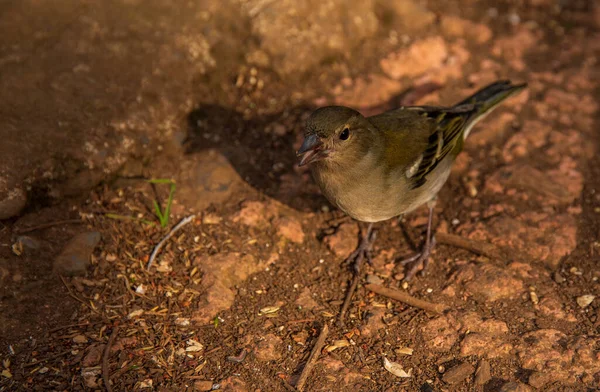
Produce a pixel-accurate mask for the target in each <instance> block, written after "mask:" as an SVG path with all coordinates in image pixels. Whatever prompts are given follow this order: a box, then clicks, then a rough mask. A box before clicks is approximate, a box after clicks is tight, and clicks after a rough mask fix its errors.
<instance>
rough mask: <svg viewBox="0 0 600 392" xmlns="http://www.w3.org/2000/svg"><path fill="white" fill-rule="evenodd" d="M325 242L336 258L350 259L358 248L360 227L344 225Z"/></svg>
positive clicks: (326, 238)
mask: <svg viewBox="0 0 600 392" xmlns="http://www.w3.org/2000/svg"><path fill="white" fill-rule="evenodd" d="M324 242H325V244H326V245H327V247H328V248H329V250H331V251H332V252H333V253H334V254H335V255H336V256H338V257H348V256H349V255H350V253H352V252H354V250H356V248H357V247H358V226H357V225H356V224H354V223H342V224H341V225H340V226H339V227H338V228H337V230H336V231H335V233H334V234H332V235H328V236H327V237H325V240H324Z"/></svg>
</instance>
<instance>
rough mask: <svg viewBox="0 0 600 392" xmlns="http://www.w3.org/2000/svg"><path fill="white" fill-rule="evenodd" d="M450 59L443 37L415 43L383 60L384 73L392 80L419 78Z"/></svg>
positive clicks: (425, 39) (381, 63)
mask: <svg viewBox="0 0 600 392" xmlns="http://www.w3.org/2000/svg"><path fill="white" fill-rule="evenodd" d="M447 57H448V47H447V45H446V43H445V42H444V40H443V39H442V38H441V37H431V38H424V39H421V40H418V41H415V42H414V43H413V44H411V45H410V46H409V47H408V48H407V49H402V50H400V51H398V52H395V53H392V54H390V55H388V56H387V57H385V58H384V59H382V60H381V62H380V65H381V69H382V70H383V72H384V73H385V74H386V75H387V76H389V77H390V78H392V79H401V78H403V77H411V78H414V77H417V76H421V75H423V74H426V73H428V72H431V71H433V70H436V69H439V68H441V67H442V65H443V63H444V61H445V60H446V58H447Z"/></svg>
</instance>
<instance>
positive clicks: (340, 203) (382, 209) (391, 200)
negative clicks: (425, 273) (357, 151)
mask: <svg viewBox="0 0 600 392" xmlns="http://www.w3.org/2000/svg"><path fill="white" fill-rule="evenodd" d="M450 163H451V161H450V160H448V162H442V163H441V164H440V165H439V166H438V168H436V171H435V172H434V173H431V174H432V175H431V176H430V178H428V180H427V181H426V183H425V184H424V185H422V186H421V187H419V188H416V189H413V188H412V187H411V186H410V183H409V182H408V179H407V177H406V175H405V169H404V168H398V169H397V170H393V171H388V170H386V169H385V168H384V167H382V166H381V165H378V164H377V163H376V162H374V161H369V160H363V161H362V162H361V163H360V164H359V165H355V166H354V167H351V168H341V167H337V168H336V167H327V166H325V165H321V166H316V167H313V168H312V174H313V177H314V179H315V181H316V182H317V184H318V185H319V187H320V188H321V191H322V192H323V194H324V195H325V197H326V198H327V199H328V200H329V201H330V202H331V203H332V204H334V205H336V206H337V207H338V208H339V209H341V210H342V211H344V212H345V213H346V214H348V215H350V216H351V217H352V218H354V219H356V220H359V221H363V222H380V221H383V220H387V219H391V218H393V217H396V216H399V215H402V214H405V213H408V212H410V211H413V210H414V209H416V208H418V207H419V206H421V205H423V204H424V203H426V202H428V201H429V200H430V199H432V198H433V197H435V195H436V194H437V193H438V192H439V190H440V188H441V187H442V186H443V185H444V183H445V182H446V180H447V178H448V175H449V173H450Z"/></svg>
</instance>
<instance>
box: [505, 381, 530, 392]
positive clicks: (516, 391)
mask: <svg viewBox="0 0 600 392" xmlns="http://www.w3.org/2000/svg"><path fill="white" fill-rule="evenodd" d="M530 391H531V388H529V387H528V386H527V385H525V384H521V383H520V382H516V381H510V382H507V383H506V384H504V385H502V387H501V388H500V389H499V390H498V392H530Z"/></svg>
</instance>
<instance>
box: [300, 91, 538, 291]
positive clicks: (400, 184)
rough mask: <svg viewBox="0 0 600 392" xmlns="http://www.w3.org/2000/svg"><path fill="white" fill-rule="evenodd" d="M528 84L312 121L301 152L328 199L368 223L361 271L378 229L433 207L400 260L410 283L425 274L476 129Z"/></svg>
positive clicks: (316, 115) (340, 111)
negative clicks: (420, 240) (456, 166)
mask: <svg viewBox="0 0 600 392" xmlns="http://www.w3.org/2000/svg"><path fill="white" fill-rule="evenodd" d="M526 86H527V85H526V84H519V85H513V84H511V83H510V82H509V81H498V82H495V83H492V84H490V85H489V86H487V87H485V88H483V89H481V90H479V91H477V92H476V93H475V94H473V95H472V96H470V97H469V98H467V99H465V100H464V101H461V102H459V103H458V104H456V105H454V106H451V107H435V106H406V107H400V108H398V109H394V110H390V111H387V112H385V113H382V114H378V115H376V116H372V117H364V116H363V115H361V114H360V113H359V112H357V111H356V110H353V109H350V108H347V107H344V106H327V107H323V108H320V109H317V110H316V111H315V112H313V113H312V114H311V115H310V117H309V118H308V120H307V122H306V130H305V134H304V137H305V138H304V142H303V144H302V146H301V147H300V149H299V150H298V152H297V156H298V157H300V158H301V159H300V163H299V165H300V166H303V165H308V164H310V169H311V172H312V175H313V178H314V179H315V181H316V183H317V184H318V185H319V187H320V188H321V191H322V193H323V194H324V195H325V197H326V198H327V199H328V200H329V201H330V202H331V203H332V204H334V205H335V206H337V207H338V208H339V209H340V210H342V211H344V212H345V213H346V214H348V215H349V216H351V217H352V218H354V219H356V220H358V221H360V222H368V223H369V225H368V229H367V230H366V233H365V234H364V235H363V237H362V240H361V242H360V245H359V247H358V248H357V249H356V251H354V252H353V253H352V254H351V255H350V257H349V258H348V259H349V260H350V261H352V260H354V263H355V269H356V270H357V271H358V270H359V269H360V265H361V264H362V262H363V260H364V259H369V251H370V249H371V245H372V242H373V240H374V232H373V230H372V228H373V223H374V222H380V221H384V220H387V219H390V218H394V217H398V216H400V215H403V214H406V213H408V212H411V211H413V210H415V209H416V208H417V207H419V206H421V205H423V204H427V205H428V207H429V220H428V224H427V234H426V237H425V243H424V245H423V248H422V250H421V252H420V253H418V254H417V255H415V256H414V257H411V258H409V259H406V260H403V261H401V264H402V265H409V264H412V265H410V267H409V268H408V271H407V273H406V275H405V279H406V280H410V279H411V278H412V277H413V276H414V275H415V274H416V272H417V271H418V270H419V269H422V270H425V268H426V267H427V264H428V260H429V255H430V253H431V249H432V248H433V246H434V245H435V238H434V237H432V221H433V208H434V205H435V200H436V196H437V194H438V192H439V191H440V189H441V188H442V186H443V185H444V183H445V182H446V180H447V179H448V176H449V175H450V170H451V167H452V163H453V162H454V160H455V158H456V156H457V155H458V154H459V153H460V152H461V150H462V149H463V145H464V141H465V139H466V138H467V136H468V135H469V132H470V131H471V129H472V128H473V126H474V125H475V124H476V123H477V122H478V121H479V120H481V119H482V118H484V117H485V116H486V115H487V114H489V113H490V112H491V111H492V109H494V108H495V107H497V105H498V104H500V103H501V102H502V101H504V100H505V99H506V98H508V97H509V96H511V95H513V94H515V93H517V92H520V91H521V90H523V89H524V88H525V87H526Z"/></svg>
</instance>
